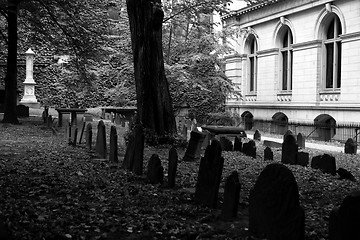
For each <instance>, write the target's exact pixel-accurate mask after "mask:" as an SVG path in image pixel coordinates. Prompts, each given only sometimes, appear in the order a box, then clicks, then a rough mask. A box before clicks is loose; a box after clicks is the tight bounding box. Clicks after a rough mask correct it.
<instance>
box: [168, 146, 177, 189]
mask: <svg viewBox="0 0 360 240" xmlns="http://www.w3.org/2000/svg"><path fill="white" fill-rule="evenodd" d="M178 159H179V157H178V153H177V151H176V148H174V147H172V148H171V149H170V151H169V166H168V186H169V188H173V187H175V182H176V171H177V164H178Z"/></svg>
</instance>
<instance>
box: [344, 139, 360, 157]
mask: <svg viewBox="0 0 360 240" xmlns="http://www.w3.org/2000/svg"><path fill="white" fill-rule="evenodd" d="M344 152H345V153H347V154H356V153H357V143H356V142H355V141H354V139H352V138H348V140H347V141H346V142H345V149H344Z"/></svg>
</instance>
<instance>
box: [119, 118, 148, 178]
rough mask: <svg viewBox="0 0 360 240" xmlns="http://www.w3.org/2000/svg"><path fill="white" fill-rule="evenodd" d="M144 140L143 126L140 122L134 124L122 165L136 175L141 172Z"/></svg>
mask: <svg viewBox="0 0 360 240" xmlns="http://www.w3.org/2000/svg"><path fill="white" fill-rule="evenodd" d="M144 142H145V136H144V131H143V127H142V125H141V124H136V126H135V129H134V130H133V132H132V133H131V134H130V136H129V142H128V145H127V147H126V152H125V156H124V161H123V163H122V166H123V168H125V169H127V170H130V171H132V172H134V173H135V174H137V175H142V174H143V162H144Z"/></svg>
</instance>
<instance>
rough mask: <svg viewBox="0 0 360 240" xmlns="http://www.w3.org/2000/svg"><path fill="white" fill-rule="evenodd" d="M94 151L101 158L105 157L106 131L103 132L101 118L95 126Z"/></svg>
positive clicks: (103, 127) (103, 125) (103, 126)
mask: <svg viewBox="0 0 360 240" xmlns="http://www.w3.org/2000/svg"><path fill="white" fill-rule="evenodd" d="M95 151H96V153H97V154H98V155H99V157H101V158H104V159H105V158H106V155H107V151H106V132H105V124H104V122H103V121H102V120H100V121H99V123H98V126H97V136H96V144H95Z"/></svg>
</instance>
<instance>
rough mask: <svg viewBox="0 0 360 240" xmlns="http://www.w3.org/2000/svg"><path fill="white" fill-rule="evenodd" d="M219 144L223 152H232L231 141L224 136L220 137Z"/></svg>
mask: <svg viewBox="0 0 360 240" xmlns="http://www.w3.org/2000/svg"><path fill="white" fill-rule="evenodd" d="M220 144H221V149H222V150H223V151H233V149H234V147H233V143H232V142H231V140H230V139H229V138H227V137H225V136H221V137H220Z"/></svg>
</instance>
